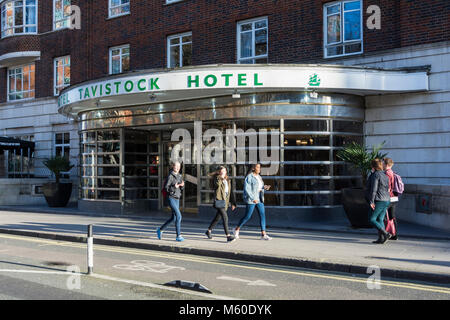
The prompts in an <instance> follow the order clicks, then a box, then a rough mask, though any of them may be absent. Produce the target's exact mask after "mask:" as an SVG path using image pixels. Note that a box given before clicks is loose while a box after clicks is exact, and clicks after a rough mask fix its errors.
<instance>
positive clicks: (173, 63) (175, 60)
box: [170, 46, 180, 68]
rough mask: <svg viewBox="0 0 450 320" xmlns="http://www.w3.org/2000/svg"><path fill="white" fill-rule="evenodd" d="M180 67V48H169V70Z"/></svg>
mask: <svg viewBox="0 0 450 320" xmlns="http://www.w3.org/2000/svg"><path fill="white" fill-rule="evenodd" d="M179 66H180V47H179V46H174V47H171V48H170V68H176V67H179Z"/></svg>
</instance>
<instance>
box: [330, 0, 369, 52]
mask: <svg viewBox="0 0 450 320" xmlns="http://www.w3.org/2000/svg"><path fill="white" fill-rule="evenodd" d="M323 10H324V11H323V16H324V56H325V58H330V57H336V56H346V55H352V54H358V53H362V51H363V47H362V46H363V45H362V11H361V1H360V0H358V1H340V2H333V3H330V4H326V5H325V6H324V8H323Z"/></svg>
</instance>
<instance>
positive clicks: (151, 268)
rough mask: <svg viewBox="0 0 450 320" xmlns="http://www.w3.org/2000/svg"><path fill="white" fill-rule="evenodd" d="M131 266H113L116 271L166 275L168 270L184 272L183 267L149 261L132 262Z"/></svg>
mask: <svg viewBox="0 0 450 320" xmlns="http://www.w3.org/2000/svg"><path fill="white" fill-rule="evenodd" d="M130 263H131V264H117V265H115V266H113V268H116V269H122V270H130V271H148V272H157V273H166V272H168V271H170V270H174V269H178V270H182V271H183V270H186V269H185V268H183V267H175V266H168V265H166V264H165V263H163V262H158V261H149V260H134V261H131V262H130Z"/></svg>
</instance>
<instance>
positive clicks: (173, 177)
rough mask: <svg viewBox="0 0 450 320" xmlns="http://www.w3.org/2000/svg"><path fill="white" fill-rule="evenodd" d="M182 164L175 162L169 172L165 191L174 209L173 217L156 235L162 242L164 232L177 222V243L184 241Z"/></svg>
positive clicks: (171, 207)
mask: <svg viewBox="0 0 450 320" xmlns="http://www.w3.org/2000/svg"><path fill="white" fill-rule="evenodd" d="M180 168H181V164H180V163H179V162H174V163H173V164H172V170H170V172H169V176H168V177H167V179H166V181H165V184H164V190H165V192H166V193H167V198H168V199H167V200H168V202H169V206H170V209H172V217H170V219H169V220H167V221H166V222H165V223H164V224H163V225H162V226H161V227H160V228H158V229H157V230H156V235H157V236H158V239H159V240H161V237H162V232H163V231H164V229H166V228H167V226H168V225H169V224H170V223H172V222H174V221H175V230H176V232H177V237H176V241H184V238H183V237H182V236H181V212H180V198H181V193H182V191H183V188H184V181H183V177H182V176H181V174H180Z"/></svg>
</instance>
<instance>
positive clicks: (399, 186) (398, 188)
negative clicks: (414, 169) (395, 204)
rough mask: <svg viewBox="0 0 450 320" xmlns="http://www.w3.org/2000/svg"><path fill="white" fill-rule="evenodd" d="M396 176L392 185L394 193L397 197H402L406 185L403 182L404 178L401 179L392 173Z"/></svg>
mask: <svg viewBox="0 0 450 320" xmlns="http://www.w3.org/2000/svg"><path fill="white" fill-rule="evenodd" d="M392 173H393V174H394V183H393V185H392V191H393V192H394V194H395V195H400V194H402V193H403V191H404V190H405V184H404V183H403V181H402V177H400V176H399V175H398V174H396V173H395V172H392Z"/></svg>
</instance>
